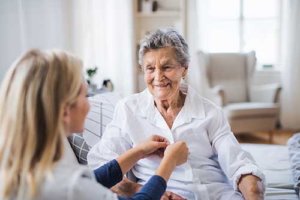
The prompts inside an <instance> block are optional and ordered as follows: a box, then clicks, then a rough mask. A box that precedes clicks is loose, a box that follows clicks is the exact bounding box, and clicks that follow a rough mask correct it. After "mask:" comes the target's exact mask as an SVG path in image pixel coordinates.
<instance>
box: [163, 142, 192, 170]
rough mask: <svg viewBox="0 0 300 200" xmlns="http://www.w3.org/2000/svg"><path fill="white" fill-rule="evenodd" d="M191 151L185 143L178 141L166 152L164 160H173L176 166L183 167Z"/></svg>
mask: <svg viewBox="0 0 300 200" xmlns="http://www.w3.org/2000/svg"><path fill="white" fill-rule="evenodd" d="M188 154H189V149H188V147H187V145H186V143H185V142H183V141H178V142H176V143H174V144H171V145H169V146H168V147H167V148H166V150H165V152H164V158H165V159H171V160H173V161H174V162H175V163H174V164H175V165H176V166H178V165H181V164H183V163H185V162H186V161H187V158H188Z"/></svg>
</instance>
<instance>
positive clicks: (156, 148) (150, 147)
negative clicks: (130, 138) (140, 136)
mask: <svg viewBox="0 0 300 200" xmlns="http://www.w3.org/2000/svg"><path fill="white" fill-rule="evenodd" d="M168 145H169V141H168V140H167V139H166V138H164V137H161V136H159V135H152V136H151V137H150V138H149V139H148V140H146V141H145V142H143V143H140V144H138V145H137V146H136V148H138V149H140V151H141V152H143V157H148V156H150V155H158V156H159V157H163V156H164V151H165V149H166V147H167V146H168Z"/></svg>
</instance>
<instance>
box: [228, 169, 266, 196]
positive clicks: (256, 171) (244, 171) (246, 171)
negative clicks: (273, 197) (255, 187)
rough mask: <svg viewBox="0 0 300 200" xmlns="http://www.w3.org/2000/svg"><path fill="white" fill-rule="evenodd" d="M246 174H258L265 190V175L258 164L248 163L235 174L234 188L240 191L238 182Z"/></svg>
mask: <svg viewBox="0 0 300 200" xmlns="http://www.w3.org/2000/svg"><path fill="white" fill-rule="evenodd" d="M246 174H252V175H254V176H257V177H258V178H260V180H261V182H262V184H263V191H265V187H266V181H265V175H264V174H263V173H262V172H261V171H260V170H259V169H258V167H257V166H256V165H247V166H243V167H241V168H240V169H239V170H238V171H237V172H236V173H235V175H234V176H233V188H234V190H236V191H239V188H238V184H239V182H240V179H241V177H242V176H243V175H246Z"/></svg>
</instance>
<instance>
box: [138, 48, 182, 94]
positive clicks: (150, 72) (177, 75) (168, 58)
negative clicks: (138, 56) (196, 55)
mask: <svg viewBox="0 0 300 200" xmlns="http://www.w3.org/2000/svg"><path fill="white" fill-rule="evenodd" d="M142 67H143V70H144V79H145V82H146V84H147V87H148V89H149V91H150V92H151V94H152V95H153V96H154V98H156V99H159V100H167V99H170V98H172V97H173V96H176V94H178V92H179V87H180V81H181V78H182V77H183V76H185V75H186V73H187V69H186V67H183V66H182V65H181V64H180V63H178V62H177V60H176V53H175V50H174V49H173V48H171V47H166V48H161V49H154V50H150V51H149V52H147V53H146V54H145V55H144V58H143V66H142Z"/></svg>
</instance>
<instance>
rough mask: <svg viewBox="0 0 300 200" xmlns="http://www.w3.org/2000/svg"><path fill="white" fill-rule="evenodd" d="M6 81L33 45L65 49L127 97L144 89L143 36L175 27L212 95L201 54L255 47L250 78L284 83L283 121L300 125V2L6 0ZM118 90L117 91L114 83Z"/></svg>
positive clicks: (1, 62)
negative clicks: (11, 68)
mask: <svg viewBox="0 0 300 200" xmlns="http://www.w3.org/2000/svg"><path fill="white" fill-rule="evenodd" d="M0 27H1V31H0V44H1V45H0V81H1V80H2V79H3V77H4V74H5V72H6V71H7V69H8V68H9V66H10V65H11V64H12V62H13V61H14V60H15V59H16V58H17V57H18V56H19V55H20V54H21V53H22V52H24V51H26V50H28V49H29V48H41V49H51V48H58V49H64V50H67V51H70V52H72V53H74V54H75V55H77V56H79V57H80V58H82V60H83V61H84V67H85V69H90V68H94V67H97V73H96V74H95V76H93V82H94V84H95V85H96V87H97V88H101V87H102V83H103V81H104V80H110V81H111V83H112V84H113V87H112V88H113V89H114V91H115V92H118V93H120V94H122V96H126V95H129V94H132V93H135V92H139V91H142V90H143V89H144V87H145V85H144V83H143V74H142V72H141V71H140V69H139V66H138V64H137V51H138V48H139V41H140V39H141V38H142V37H143V36H144V35H145V34H146V33H148V32H149V31H152V30H155V29H157V28H161V27H174V28H176V29H177V30H178V31H179V32H180V33H181V34H182V35H183V36H184V38H185V39H186V40H187V42H188V44H189V47H190V54H191V63H190V66H189V67H190V68H189V71H190V72H189V74H190V75H189V77H188V81H189V83H190V84H191V85H192V86H193V87H194V88H195V89H196V90H197V91H198V92H199V94H202V95H204V96H205V95H206V92H205V91H207V90H208V87H209V84H208V83H207V78H208V77H206V76H207V74H205V73H201V69H200V68H201V63H199V59H198V57H197V53H198V52H199V51H200V50H201V51H203V52H205V53H248V52H250V51H254V52H255V56H256V59H257V62H256V65H255V70H254V75H253V77H252V79H251V84H252V85H254V86H259V85H263V84H280V85H281V87H282V91H281V94H280V126H278V127H279V128H281V129H284V130H288V131H290V132H296V131H298V130H300V89H299V86H300V80H299V78H300V3H299V1H298V0H263V1H260V0H226V1H224V0H156V1H154V0H1V1H0ZM112 88H111V89H112Z"/></svg>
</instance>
